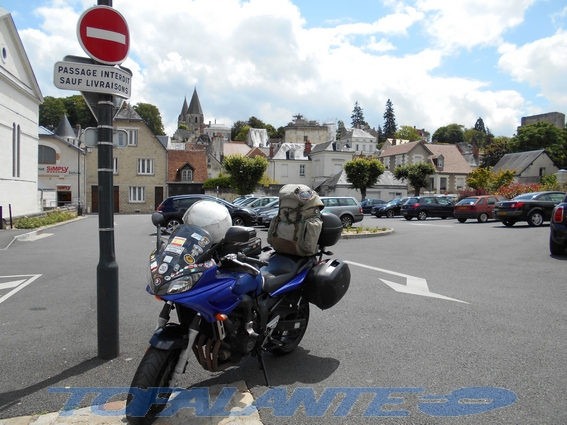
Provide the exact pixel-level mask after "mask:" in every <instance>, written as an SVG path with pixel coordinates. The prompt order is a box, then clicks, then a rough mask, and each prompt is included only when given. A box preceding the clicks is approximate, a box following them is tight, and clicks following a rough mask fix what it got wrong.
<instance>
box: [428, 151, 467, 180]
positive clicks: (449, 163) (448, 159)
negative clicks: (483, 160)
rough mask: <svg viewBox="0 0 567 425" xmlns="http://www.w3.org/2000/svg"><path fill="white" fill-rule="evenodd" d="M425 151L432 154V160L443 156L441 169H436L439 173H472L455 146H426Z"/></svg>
mask: <svg viewBox="0 0 567 425" xmlns="http://www.w3.org/2000/svg"><path fill="white" fill-rule="evenodd" d="M427 149H429V150H430V151H431V152H432V154H433V158H438V157H439V156H441V155H443V169H442V170H439V169H438V172H439V173H454V174H468V173H470V172H471V171H472V168H471V166H470V165H469V163H468V162H467V160H466V159H465V157H464V156H463V155H462V154H461V152H460V151H459V149H458V148H457V147H456V146H455V145H438V144H428V145H427Z"/></svg>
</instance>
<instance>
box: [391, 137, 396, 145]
mask: <svg viewBox="0 0 567 425" xmlns="http://www.w3.org/2000/svg"><path fill="white" fill-rule="evenodd" d="M392 146H396V139H395V138H393V139H392Z"/></svg>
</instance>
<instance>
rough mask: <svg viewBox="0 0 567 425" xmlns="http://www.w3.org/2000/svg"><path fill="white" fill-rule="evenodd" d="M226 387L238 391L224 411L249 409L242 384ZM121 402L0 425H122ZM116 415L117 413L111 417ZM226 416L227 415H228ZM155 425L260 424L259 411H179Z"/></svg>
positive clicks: (214, 392)
mask: <svg viewBox="0 0 567 425" xmlns="http://www.w3.org/2000/svg"><path fill="white" fill-rule="evenodd" d="M227 386H228V387H235V388H237V392H236V393H235V394H234V396H233V397H232V398H231V400H230V403H229V404H228V405H227V407H226V409H225V410H226V411H227V412H235V413H236V412H238V411H240V410H242V409H244V408H245V407H246V406H250V405H251V404H252V403H253V402H254V399H253V397H252V394H251V393H250V391H248V388H247V387H246V384H245V383H244V382H243V381H240V382H236V383H234V384H231V385H227ZM223 388H224V386H221V385H215V386H212V387H210V388H209V394H210V395H211V398H212V397H215V396H217V395H219V394H220V392H221V391H222V389H223ZM124 406H125V402H124V401H115V402H110V403H107V404H105V405H104V406H94V407H85V408H82V409H77V410H75V411H73V414H72V415H61V412H54V413H47V414H43V415H32V416H20V417H17V418H10V419H0V425H63V424H65V425H69V424H88V425H118V424H120V425H123V424H126V423H127V421H126V418H125V417H124V414H123V409H124ZM97 410H98V411H100V410H105V411H107V412H109V415H108V416H107V415H101V414H96V413H95V412H96V411H97ZM112 412H116V414H112ZM227 415H228V413H227ZM154 424H155V425H262V422H261V421H260V415H259V414H258V411H254V413H252V414H251V415H249V416H227V417H210V416H208V417H198V416H195V411H194V409H191V408H188V409H180V410H179V411H178V412H177V413H176V414H175V415H174V416H171V417H167V418H158V419H156V421H155V422H154Z"/></svg>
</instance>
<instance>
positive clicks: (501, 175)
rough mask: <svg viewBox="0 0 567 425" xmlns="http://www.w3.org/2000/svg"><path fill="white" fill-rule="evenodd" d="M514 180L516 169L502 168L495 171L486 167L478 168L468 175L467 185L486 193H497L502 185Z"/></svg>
mask: <svg viewBox="0 0 567 425" xmlns="http://www.w3.org/2000/svg"><path fill="white" fill-rule="evenodd" d="M513 181H514V170H501V171H499V172H497V173H494V172H492V171H490V170H488V169H486V168H477V169H475V170H473V171H471V172H470V173H469V175H468V177H467V186H468V187H470V188H471V189H475V190H477V191H479V193H481V192H485V193H495V192H497V191H498V189H499V188H500V187H503V186H507V185H509V184H510V183H512V182H513Z"/></svg>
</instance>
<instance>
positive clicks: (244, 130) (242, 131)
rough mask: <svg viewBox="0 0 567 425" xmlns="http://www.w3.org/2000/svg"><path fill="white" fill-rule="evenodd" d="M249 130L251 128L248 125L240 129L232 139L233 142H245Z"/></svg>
mask: <svg viewBox="0 0 567 425" xmlns="http://www.w3.org/2000/svg"><path fill="white" fill-rule="evenodd" d="M251 128H252V127H250V126H249V125H245V126H244V127H240V131H239V132H238V134H237V135H236V136H235V137H234V139H233V140H235V141H238V142H244V141H245V140H246V136H248V132H249V131H250V129H251Z"/></svg>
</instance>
